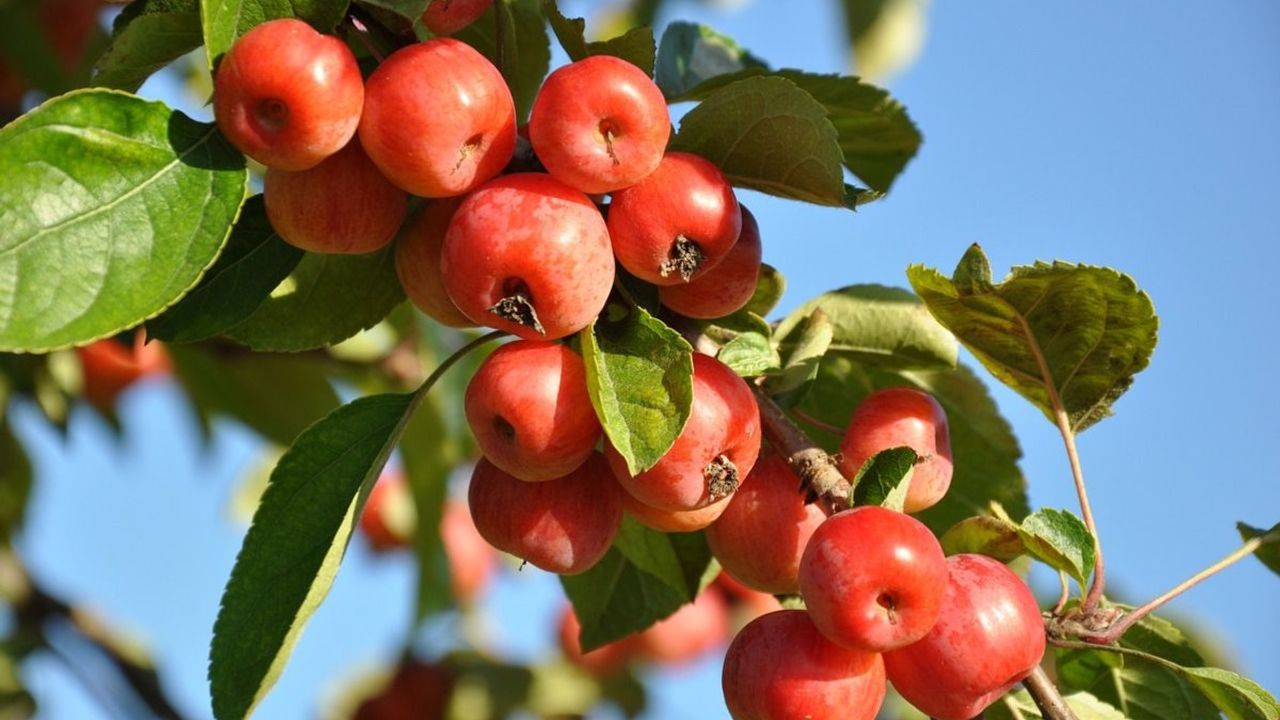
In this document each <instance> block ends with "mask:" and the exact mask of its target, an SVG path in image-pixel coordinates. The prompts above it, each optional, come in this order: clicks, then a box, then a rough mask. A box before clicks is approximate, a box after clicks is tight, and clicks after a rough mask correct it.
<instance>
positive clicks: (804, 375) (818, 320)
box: [768, 308, 835, 393]
mask: <svg viewBox="0 0 1280 720" xmlns="http://www.w3.org/2000/svg"><path fill="white" fill-rule="evenodd" d="M800 322H801V323H802V324H801V325H800V326H799V328H798V329H797V330H796V332H795V333H794V339H793V340H792V343H791V345H790V346H789V347H788V348H787V350H788V352H787V359H786V363H785V364H784V365H783V366H782V372H781V373H779V374H778V376H777V377H775V378H771V379H770V380H769V384H768V388H769V392H770V393H785V392H789V391H791V390H795V389H796V388H800V387H803V386H804V385H805V384H807V383H809V382H811V381H813V379H814V378H815V377H817V376H818V368H819V367H820V366H821V363H822V358H823V356H825V355H826V354H827V351H828V350H829V349H830V348H831V342H832V340H834V339H835V325H834V324H833V323H832V322H831V318H830V317H829V316H828V315H827V313H826V312H824V311H823V310H822V309H821V308H816V309H814V310H813V311H812V312H810V313H809V314H808V315H805V316H804V317H803V318H802V319H801V321H800Z"/></svg>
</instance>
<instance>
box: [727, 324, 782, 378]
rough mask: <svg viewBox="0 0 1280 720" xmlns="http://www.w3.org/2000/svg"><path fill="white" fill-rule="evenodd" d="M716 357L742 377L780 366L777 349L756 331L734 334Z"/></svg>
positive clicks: (762, 372)
mask: <svg viewBox="0 0 1280 720" xmlns="http://www.w3.org/2000/svg"><path fill="white" fill-rule="evenodd" d="M716 359H717V360H719V361H720V362H722V363H724V364H725V365H727V366H729V368H730V369H731V370H733V371H734V372H736V373H738V374H739V375H741V376H742V377H756V376H758V375H764V374H765V373H769V372H773V371H775V370H778V369H779V368H780V367H781V362H782V361H781V360H780V359H779V358H778V351H777V350H775V349H774V347H773V344H772V343H770V342H769V337H768V336H767V335H764V334H762V333H757V332H744V333H739V334H738V335H736V336H734V338H733V339H731V340H730V341H729V342H727V343H725V344H724V346H723V347H721V348H720V350H719V351H717V352H716Z"/></svg>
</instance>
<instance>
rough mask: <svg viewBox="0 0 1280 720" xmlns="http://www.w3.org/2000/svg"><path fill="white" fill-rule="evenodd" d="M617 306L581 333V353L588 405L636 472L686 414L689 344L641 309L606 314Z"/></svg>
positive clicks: (658, 453) (672, 436) (652, 459)
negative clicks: (588, 394)
mask: <svg viewBox="0 0 1280 720" xmlns="http://www.w3.org/2000/svg"><path fill="white" fill-rule="evenodd" d="M615 308H616V306H612V305H611V306H610V308H609V310H607V311H606V314H605V316H602V317H601V318H599V319H598V320H596V322H594V323H593V324H592V325H591V327H588V328H587V329H585V330H583V331H582V333H581V334H580V337H581V339H582V358H583V360H584V361H585V362H586V367H587V392H588V393H590V395H591V404H592V405H593V406H594V407H595V410H596V415H598V416H599V418H600V424H601V425H603V426H604V431H605V434H606V435H608V437H609V442H611V443H613V446H614V447H615V448H617V450H618V452H619V453H621V455H622V457H623V458H625V459H626V461H627V467H628V468H629V469H630V470H631V472H632V473H633V474H634V473H639V472H641V471H643V470H647V469H649V468H650V467H653V465H654V463H656V462H658V460H659V459H660V458H661V457H662V456H663V455H664V454H666V452H667V450H669V449H671V445H672V443H674V442H675V441H676V438H677V437H679V435H680V431H681V430H683V429H684V424H685V422H686V421H687V420H688V419H689V412H690V410H691V408H692V407H693V348H692V347H690V346H689V343H688V341H686V340H685V339H684V338H683V337H682V336H681V335H680V333H678V332H676V331H675V330H672V329H671V328H669V327H667V326H666V325H664V324H663V323H662V321H661V320H657V319H655V318H654V317H653V316H651V315H649V313H648V312H646V311H645V310H643V309H641V308H630V309H628V310H626V311H625V312H626V314H625V315H623V316H622V317H620V318H614V317H610V314H611V313H612V312H613V310H614V309H615ZM620 312H621V311H620Z"/></svg>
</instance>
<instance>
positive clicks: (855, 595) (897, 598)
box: [800, 506, 947, 652]
mask: <svg viewBox="0 0 1280 720" xmlns="http://www.w3.org/2000/svg"><path fill="white" fill-rule="evenodd" d="M946 587H947V561H946V556H945V555H943V553H942V546H941V545H939V544H938V540H937V539H936V538H935V537H934V536H933V533H932V532H930V531H929V528H927V527H925V525H924V523H922V522H920V521H919V520H916V519H915V518H913V517H911V516H910V515H906V514H903V513H900V512H896V511H894V510H888V509H885V508H882V507H874V506H868V507H858V508H854V509H852V510H845V511H844V512H840V513H837V514H835V515H832V516H831V517H830V518H828V519H827V521H826V522H824V523H822V524H821V525H820V526H818V529H817V530H815V531H814V533H813V536H812V537H810V538H809V544H808V546H807V547H806V548H805V550H804V555H803V557H801V559H800V594H801V596H802V597H804V602H805V607H807V608H808V610H809V615H810V617H812V618H813V624H814V625H816V626H818V629H820V630H821V631H822V633H823V634H824V635H826V636H827V638H828V639H830V640H831V641H832V642H834V643H836V644H837V645H843V646H845V647H847V648H851V649H855V650H864V651H867V652H884V651H887V650H892V649H895V648H900V647H903V646H904V645H909V644H911V643H913V642H915V641H917V640H919V639H920V638H922V637H924V635H925V633H927V632H929V629H930V628H931V627H933V624H934V622H935V621H937V619H938V614H939V613H940V612H941V611H942V596H943V592H944V591H945V590H946Z"/></svg>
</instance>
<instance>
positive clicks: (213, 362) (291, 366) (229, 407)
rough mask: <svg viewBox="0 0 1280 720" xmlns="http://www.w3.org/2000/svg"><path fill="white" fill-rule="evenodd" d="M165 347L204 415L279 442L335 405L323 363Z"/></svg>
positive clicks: (285, 441) (285, 442)
mask: <svg viewBox="0 0 1280 720" xmlns="http://www.w3.org/2000/svg"><path fill="white" fill-rule="evenodd" d="M168 351H169V356H170V358H171V359H172V360H173V365H174V371H175V373H176V374H177V376H178V378H179V379H180V380H181V381H182V384H183V386H184V387H185V388H186V390H187V394H188V395H189V396H190V397H191V402H192V403H193V404H194V405H195V407H196V410H197V411H198V412H199V413H201V415H202V416H204V417H205V418H211V417H212V416H214V415H219V414H220V415H227V416H230V417H232V418H235V419H236V420H239V421H240V422H242V423H244V424H245V425H246V426H248V427H249V428H251V429H252V430H254V431H255V432H257V433H258V434H259V435H262V436H263V437H265V438H267V439H268V440H271V441H272V442H274V443H276V444H278V445H284V446H287V445H289V444H290V443H292V442H293V441H294V440H295V439H296V438H297V437H298V435H299V434H300V433H301V432H302V431H303V430H305V429H307V427H309V426H310V425H311V424H312V423H314V422H315V421H317V420H319V419H320V418H322V417H324V416H325V415H327V414H328V413H329V412H331V411H332V410H333V409H334V408H336V407H338V404H339V402H338V395H337V393H335V392H334V390H333V387H332V386H331V385H330V384H329V380H328V377H327V376H326V374H325V366H324V364H323V361H317V359H316V358H310V357H304V356H296V355H267V354H254V355H250V354H249V353H245V352H243V351H238V352H232V353H230V354H218V353H216V352H209V351H207V350H205V349H203V348H200V347H196V346H189V345H170V346H169V348H168ZM268 398H280V400H274V401H272V400H268Z"/></svg>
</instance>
